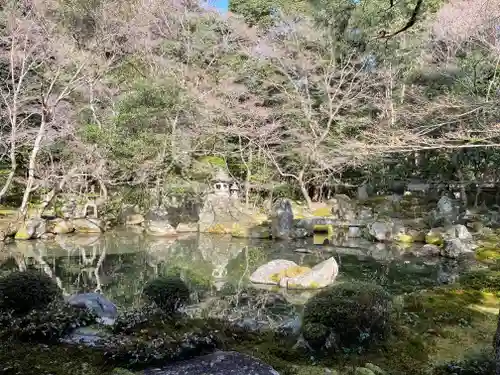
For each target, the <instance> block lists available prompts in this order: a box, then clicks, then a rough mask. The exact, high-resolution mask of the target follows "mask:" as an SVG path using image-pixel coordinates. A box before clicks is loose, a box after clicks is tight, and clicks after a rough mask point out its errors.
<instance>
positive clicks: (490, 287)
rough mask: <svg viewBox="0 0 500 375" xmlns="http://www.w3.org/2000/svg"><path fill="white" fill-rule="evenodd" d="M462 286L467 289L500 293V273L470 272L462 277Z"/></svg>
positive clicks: (492, 271) (489, 271) (490, 271)
mask: <svg viewBox="0 0 500 375" xmlns="http://www.w3.org/2000/svg"><path fill="white" fill-rule="evenodd" d="M460 284H462V285H463V286H464V287H465V288H470V289H474V290H480V291H486V292H494V293H500V271H495V270H488V269H486V270H478V271H470V272H467V273H466V274H464V275H462V276H461V277H460Z"/></svg>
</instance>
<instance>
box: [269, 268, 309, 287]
mask: <svg viewBox="0 0 500 375" xmlns="http://www.w3.org/2000/svg"><path fill="white" fill-rule="evenodd" d="M309 271H311V269H310V268H309V267H302V266H291V267H288V268H286V269H284V270H281V271H279V272H276V273H273V274H272V275H271V280H272V281H273V282H275V283H278V284H279V282H280V280H281V279H282V278H284V277H290V278H292V277H296V276H300V275H303V274H305V273H307V272H309Z"/></svg>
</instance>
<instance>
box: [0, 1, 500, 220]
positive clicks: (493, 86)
mask: <svg viewBox="0 0 500 375" xmlns="http://www.w3.org/2000/svg"><path fill="white" fill-rule="evenodd" d="M272 3H273V4H274V5H273V7H270V2H269V1H264V0H259V1H244V2H241V1H238V0H234V1H233V2H232V3H231V4H230V9H231V10H233V11H234V12H238V13H240V14H235V13H229V14H227V15H220V14H219V13H217V12H215V11H213V10H210V9H206V8H205V7H202V6H200V5H199V4H198V3H196V2H190V1H167V0H154V1H147V2H140V1H133V0H127V1H111V0H71V1H64V2H61V1H57V0H44V1H41V0H27V1H23V2H18V1H7V3H6V4H5V5H3V7H2V9H1V13H0V27H1V30H2V31H1V34H0V35H1V42H0V48H1V50H0V59H1V60H0V61H1V68H0V74H1V87H0V89H1V91H0V93H1V97H2V101H1V102H0V114H1V122H0V124H1V138H0V151H1V152H0V162H1V165H2V170H1V179H0V184H1V186H0V200H1V202H2V204H4V205H8V206H16V207H21V211H23V212H24V211H26V210H27V208H28V207H29V205H30V204H33V203H40V202H46V201H47V200H50V199H52V198H53V196H54V195H56V193H58V192H62V191H64V192H72V193H84V192H89V191H90V189H91V186H92V185H94V187H95V188H97V189H98V190H99V191H101V194H105V195H108V194H109V195H112V196H113V197H115V198H114V199H119V200H120V201H127V200H132V201H134V202H137V201H140V202H144V204H155V203H157V202H156V200H158V199H159V197H161V196H168V195H169V194H170V193H172V191H173V190H174V191H177V192H179V191H180V192H185V191H187V190H192V189H195V187H196V186H197V184H200V183H203V182H204V181H206V179H207V178H208V173H207V170H208V169H207V168H206V167H207V166H208V165H225V166H227V167H228V169H229V171H230V173H231V175H232V176H233V177H235V178H236V179H237V180H238V181H239V182H240V183H241V185H242V190H244V191H245V196H246V197H247V201H248V200H250V201H251V200H255V199H260V198H262V197H264V196H266V194H267V193H269V192H270V191H274V193H275V195H285V196H288V197H293V198H298V199H301V200H303V201H305V202H307V203H309V204H310V203H311V201H312V200H313V199H320V198H321V197H324V196H325V195H326V194H327V193H326V192H327V191H329V190H332V189H334V188H335V187H336V186H342V185H347V186H357V185H359V184H361V183H363V182H365V183H366V182H370V183H372V184H374V185H377V186H381V188H383V187H384V186H388V185H390V184H391V183H392V182H393V181H399V180H404V179H408V178H410V177H412V178H413V177H418V178H420V179H423V180H435V181H455V182H463V183H465V184H468V183H471V182H479V183H488V184H496V183H497V182H498V176H497V169H496V168H495V166H496V164H497V160H498V157H499V153H498V151H497V150H498V146H499V144H500V142H499V139H498V136H499V131H500V126H499V125H500V124H499V120H498V119H499V111H500V106H499V105H498V104H499V101H500V86H499V74H500V69H499V64H500V35H499V29H498V27H499V26H498V17H499V15H500V5H499V4H497V2H495V1H493V0H490V1H486V2H483V1H472V2H471V1H468V2H466V3H467V5H465V2H464V1H452V2H449V3H445V2H442V1H437V0H434V1H428V0H426V1H425V2H424V3H423V5H422V7H421V9H419V13H418V22H416V23H415V25H413V26H412V27H410V28H408V30H406V31H404V32H402V33H398V34H397V35H394V36H391V37H385V36H390V34H391V33H393V32H395V31H397V30H400V29H401V28H402V27H404V26H405V24H406V23H407V21H408V19H409V18H411V15H412V12H413V10H414V8H415V2H412V1H401V2H397V3H395V4H393V6H390V4H389V3H388V2H386V1H381V0H377V1H373V2H369V3H365V2H363V1H362V2H359V3H351V2H350V1H347V0H335V1H326V0H324V1H318V2H312V3H307V2H287V1H281V2H280V1H278V2H272ZM109 192H112V194H111V193H109ZM116 197H119V198H116Z"/></svg>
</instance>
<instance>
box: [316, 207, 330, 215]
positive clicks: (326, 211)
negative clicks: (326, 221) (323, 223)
mask: <svg viewBox="0 0 500 375" xmlns="http://www.w3.org/2000/svg"><path fill="white" fill-rule="evenodd" d="M312 214H313V216H319V217H326V216H332V209H331V207H321V208H318V209H316V210H314V211H313V212H312Z"/></svg>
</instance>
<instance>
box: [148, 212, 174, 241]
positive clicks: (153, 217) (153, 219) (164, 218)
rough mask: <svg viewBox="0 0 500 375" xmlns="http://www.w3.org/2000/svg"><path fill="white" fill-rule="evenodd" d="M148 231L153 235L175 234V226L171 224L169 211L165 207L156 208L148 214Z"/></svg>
mask: <svg viewBox="0 0 500 375" xmlns="http://www.w3.org/2000/svg"><path fill="white" fill-rule="evenodd" d="M145 219H146V222H145V226H146V233H147V234H149V235H152V236H175V235H176V234H177V232H176V230H175V228H174V227H173V226H172V225H171V224H170V220H169V217H168V212H167V210H166V209H163V208H154V209H152V210H150V211H149V212H148V213H147V214H146V218H145Z"/></svg>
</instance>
